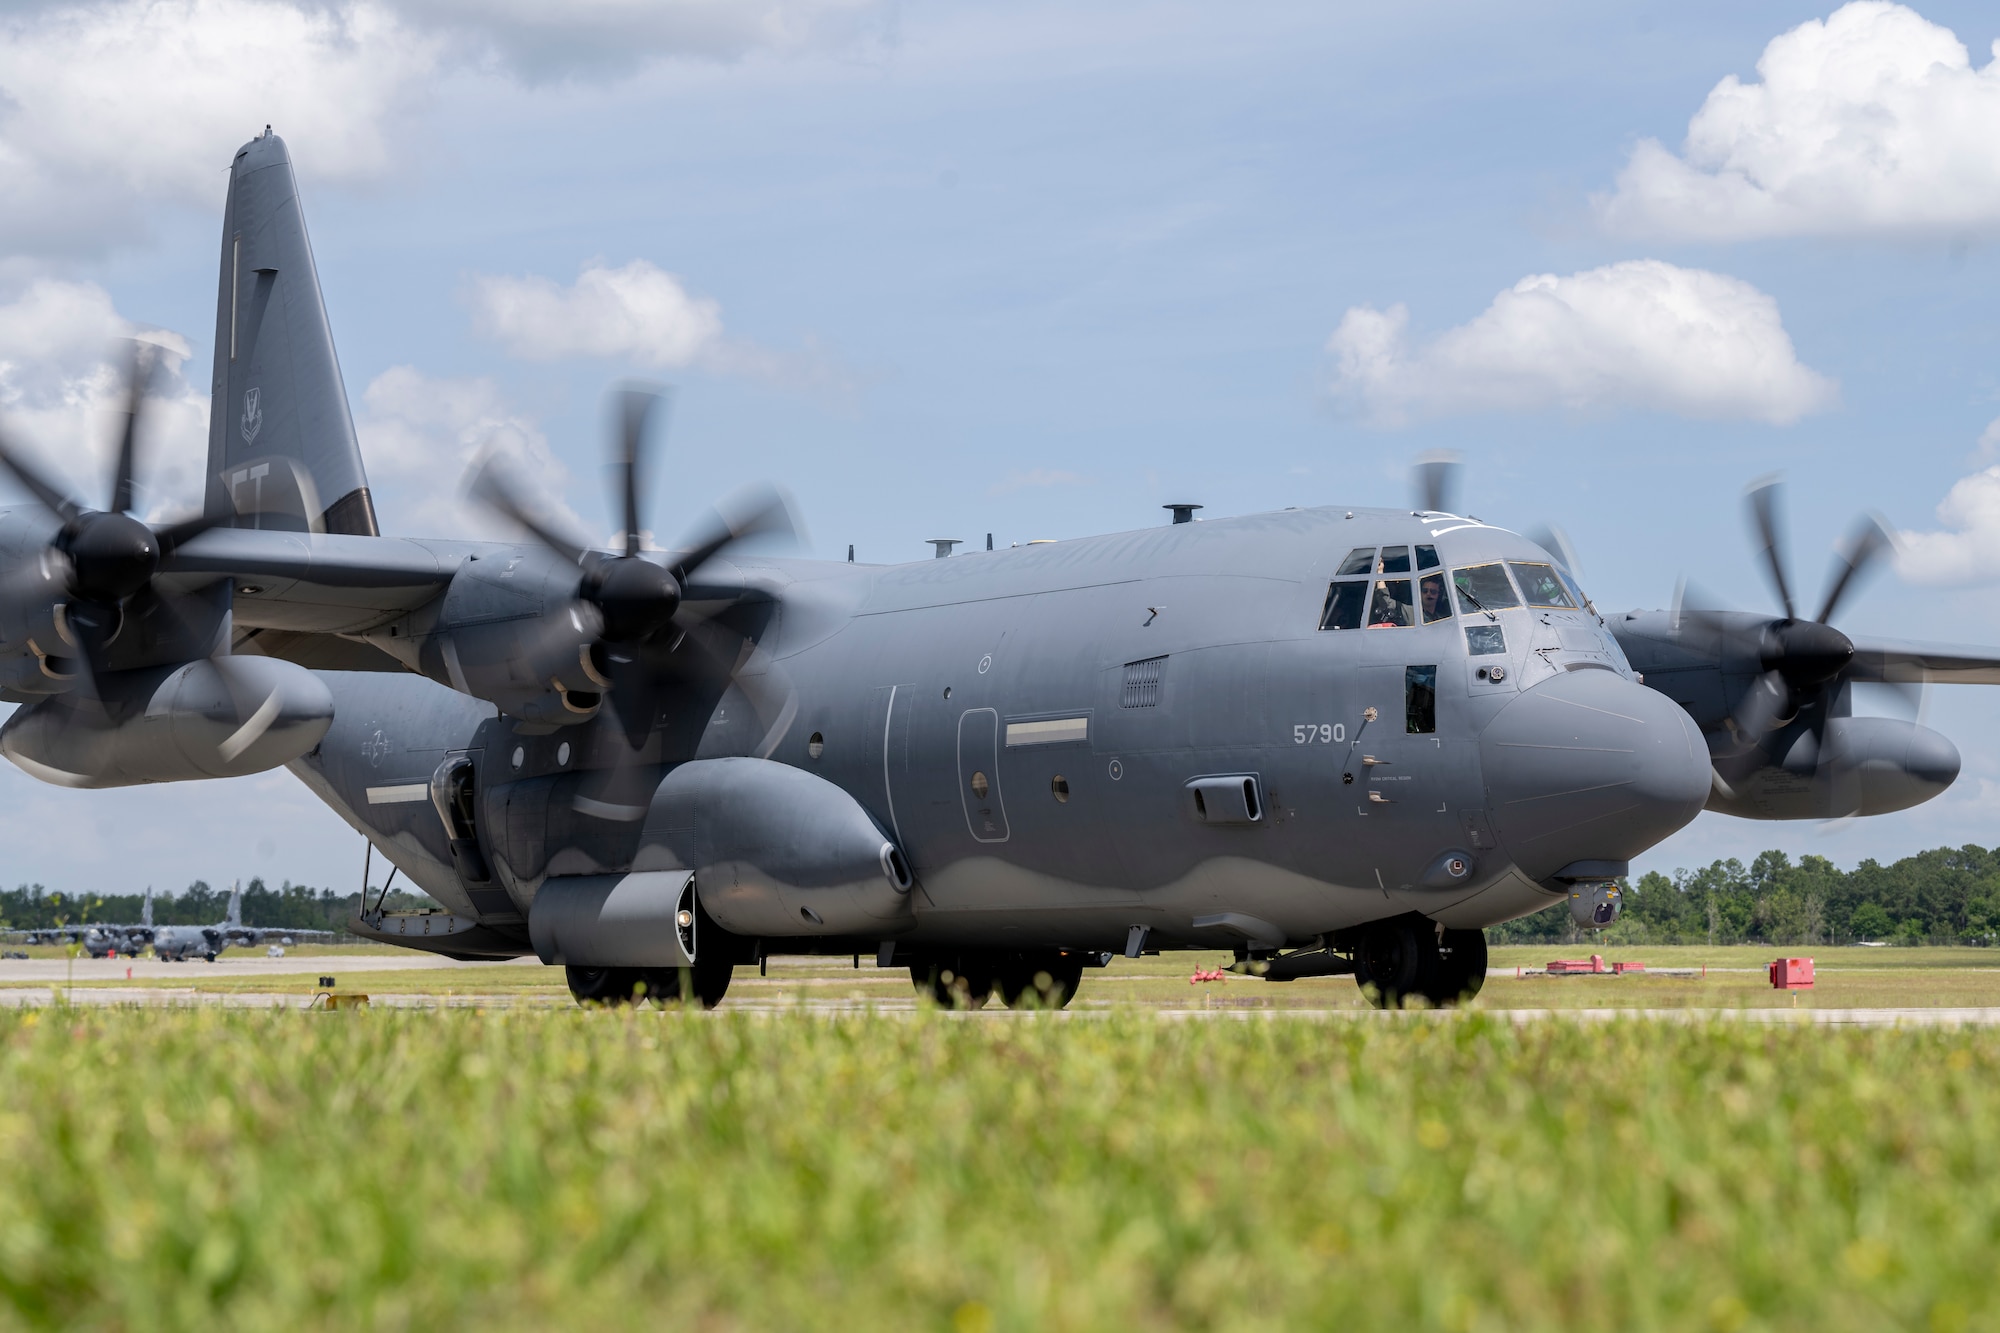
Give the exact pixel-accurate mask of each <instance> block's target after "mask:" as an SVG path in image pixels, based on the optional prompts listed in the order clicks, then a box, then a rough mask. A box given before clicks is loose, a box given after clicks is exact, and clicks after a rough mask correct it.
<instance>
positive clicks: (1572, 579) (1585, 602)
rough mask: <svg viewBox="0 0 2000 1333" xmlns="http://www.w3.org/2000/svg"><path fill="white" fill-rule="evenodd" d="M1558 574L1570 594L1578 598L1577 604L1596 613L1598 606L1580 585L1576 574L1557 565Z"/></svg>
mask: <svg viewBox="0 0 2000 1333" xmlns="http://www.w3.org/2000/svg"><path fill="white" fill-rule="evenodd" d="M1556 576H1557V577H1558V578H1560V579H1561V580H1562V581H1563V587H1565V588H1568V589H1569V595H1570V596H1571V597H1574V598H1575V599H1576V604H1577V605H1578V606H1580V607H1582V608H1583V609H1584V610H1586V611H1589V612H1591V613H1592V614H1593V615H1594V614H1596V612H1597V607H1596V606H1594V605H1593V604H1592V603H1591V600H1590V598H1589V597H1588V596H1586V595H1585V593H1584V591H1583V589H1582V587H1581V586H1579V585H1578V583H1577V581H1576V576H1575V575H1573V574H1571V573H1570V572H1569V571H1568V570H1567V569H1564V568H1563V567H1562V566H1561V565H1557V566H1556Z"/></svg>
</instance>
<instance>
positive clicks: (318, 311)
mask: <svg viewBox="0 0 2000 1333" xmlns="http://www.w3.org/2000/svg"><path fill="white" fill-rule="evenodd" d="M211 394H212V397H211V398H210V402H209V423H208V494H207V498H206V501H205V512H206V513H207V514H208V515H210V516H211V517H214V516H218V515H236V516H237V517H236V520H235V522H236V526H238V527H265V528H284V529H291V530H294V531H296V530H301V529H303V530H310V531H315V532H342V533H356V534H360V535H363V536H369V537H373V536H376V535H377V534H378V533H379V531H380V529H379V528H378V527H377V526H376V523H375V504H374V501H373V500H372V499H371V498H370V497H369V494H368V477H367V474H366V473H365V472H364V471H363V470H362V466H361V448H360V446H359V444H357V443H356V441H355V438H354V418H353V415H352V414H351V413H350V412H349V410H348V405H347V387H346V385H345V384H343V383H342V381H341V378H340V361H339V359H338V358H337V357H336V356H335V355H334V350H333V330H332V329H331V328H330V327H329V326H328V324H327V319H326V306H325V304H324V303H323V302H322V301H321V300H320V291H319V273H318V270H317V269H315V268H314V266H313V257H312V245H311V243H310V242H309V241H308V240H307V239H306V221H305V214H304V213H303V212H302V211H301V210H300V207H299V187H298V181H297V180H296V179H295V178H294V177H293V175H292V159H291V157H290V156H289V155H288V154H287V153H286V152H285V141H284V140H283V139H280V138H278V137H277V136H276V135H274V134H272V133H271V131H270V128H269V127H268V126H267V127H265V130H264V133H263V134H262V135H261V136H260V137H258V138H255V139H252V140H251V141H250V142H249V143H247V144H245V145H243V147H242V148H240V149H238V150H237V152H236V160H235V162H234V163H232V164H231V165H230V168H229V202H228V204H227V205H226V206H225V208H224V209H223V214H222V279H221V285H220V289H219V291H218V293H217V296H216V303H215V381H214V384H213V386H212V388H211Z"/></svg>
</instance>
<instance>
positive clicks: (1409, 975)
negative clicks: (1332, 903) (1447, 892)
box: [1354, 916, 1486, 1009]
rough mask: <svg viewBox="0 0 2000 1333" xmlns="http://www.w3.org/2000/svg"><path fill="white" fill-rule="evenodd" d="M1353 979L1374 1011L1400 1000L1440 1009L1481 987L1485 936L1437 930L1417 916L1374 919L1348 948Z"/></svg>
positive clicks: (1398, 1005) (1475, 932) (1397, 1006)
mask: <svg viewBox="0 0 2000 1333" xmlns="http://www.w3.org/2000/svg"><path fill="white" fill-rule="evenodd" d="M1354 980H1355V981H1356V983H1357V984H1359V985H1360V987H1361V990H1362V993H1363V994H1365V995H1366V996H1368V998H1369V1001H1370V1002H1371V1003H1372V1004H1374V1006H1375V1007H1376V1008H1378V1009H1400V1008H1402V1007H1403V1005H1404V1003H1405V1002H1406V1001H1411V1000H1415V1001H1417V1002H1419V1003H1421V1004H1426V1005H1430V1006H1433V1007H1437V1008H1446V1007H1449V1006H1452V1005H1457V1004H1460V1003H1463V1002H1464V1001H1466V1000H1469V999H1471V998H1472V997H1473V996H1475V995H1477V994H1478V993H1479V988H1480V987H1481V986H1483V985H1485V984H1486V934H1485V932H1484V931H1478V930H1447V931H1444V932H1443V937H1442V938H1440V937H1439V931H1438V928H1437V927H1436V926H1435V925H1434V924H1432V923H1431V922H1429V921H1427V920H1425V919H1424V918H1422V917H1416V916H1411V917H1398V918H1397V919H1395V920H1393V921H1378V922H1376V923H1375V924H1373V925H1371V926H1369V927H1367V928H1366V930H1364V931H1363V932H1362V934H1361V937H1360V939H1359V940H1358V941H1356V943H1355V946H1354Z"/></svg>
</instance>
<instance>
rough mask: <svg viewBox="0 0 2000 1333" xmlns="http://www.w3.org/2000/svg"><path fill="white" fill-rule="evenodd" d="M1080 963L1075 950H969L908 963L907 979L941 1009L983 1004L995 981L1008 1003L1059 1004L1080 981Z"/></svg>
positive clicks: (1057, 1006) (1071, 994)
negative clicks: (908, 975) (986, 951)
mask: <svg viewBox="0 0 2000 1333" xmlns="http://www.w3.org/2000/svg"><path fill="white" fill-rule="evenodd" d="M1083 968H1084V955H1082V954H1080V953H1070V952H1063V951H1057V950H1049V951H1037V952H1026V953H981V952H972V951H970V950H968V951H965V952H962V953H955V954H934V955H931V956H929V957H926V958H921V959H919V960H917V961H916V962H913V963H911V964H910V980H911V981H912V982H914V983H915V984H916V988H917V993H918V994H919V995H924V994H928V995H929V996H930V997H931V999H932V1000H933V1001H935V1002H936V1003H937V1005H938V1007H939V1008H942V1009H983V1008H985V1006H986V1001H987V1000H988V999H989V998H991V997H992V994H993V990H994V988H995V987H996V986H997V987H999V990H1000V998H1001V1000H1002V1001H1004V1002H1005V1003H1006V1005H1007V1007H1008V1008H1009V1009H1061V1008H1063V1007H1064V1006H1065V1005H1067V1004H1068V1003H1069V1002H1070V1001H1071V1000H1072V999H1074V998H1075V996H1076V991H1077V987H1078V986H1080V985H1082V984H1083Z"/></svg>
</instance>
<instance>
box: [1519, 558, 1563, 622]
mask: <svg viewBox="0 0 2000 1333" xmlns="http://www.w3.org/2000/svg"><path fill="white" fill-rule="evenodd" d="M1507 563H1508V564H1510V565H1512V566H1513V567H1514V577H1515V578H1516V579H1518V580H1520V583H1521V592H1522V594H1523V595H1524V596H1525V597H1527V599H1528V605H1529V606H1556V607H1561V608H1563V609H1564V610H1567V611H1574V610H1575V609H1576V603H1575V602H1574V601H1573V600H1571V598H1570V595H1569V590H1568V589H1567V588H1565V587H1563V582H1562V580H1561V579H1559V578H1557V577H1556V571H1555V566H1553V565H1544V564H1538V563H1535V562H1531V561H1527V560H1510V561H1508V562H1507Z"/></svg>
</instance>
